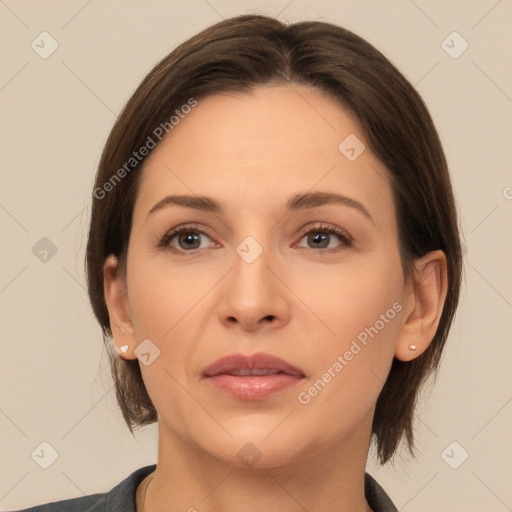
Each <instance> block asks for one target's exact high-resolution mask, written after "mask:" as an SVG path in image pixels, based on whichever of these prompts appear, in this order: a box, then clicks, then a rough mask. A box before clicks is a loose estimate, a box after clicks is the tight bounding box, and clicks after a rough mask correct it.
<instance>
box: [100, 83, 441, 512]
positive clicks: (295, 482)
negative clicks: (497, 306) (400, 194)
mask: <svg viewBox="0 0 512 512" xmlns="http://www.w3.org/2000/svg"><path fill="white" fill-rule="evenodd" d="M349 134H355V135H356V136H357V137H358V138H359V139H360V140H361V141H363V142H365V137H364V135H363V133H362V131H361V129H360V127H359V125H358V123H357V121H356V119H355V118H354V117H353V116H352V115H350V114H349V113H348V111H346V110H345V109H343V108H341V107H340V106H339V105H338V104H337V103H335V102H333V101H332V100H331V99H330V98H329V97H326V96H325V95H323V94H322V93H321V92H319V91H317V90H315V89H313V88H309V87H306V86H302V85H297V84H293V86H284V85H280V86H272V87H271V86H260V87H257V88H256V89H255V90H254V91H253V92H251V93H250V94H234V93H231V94H221V95H215V96H211V97H208V98H206V99H201V100H199V102H198V105H197V107H195V108H194V109H193V110H192V112H191V113H190V114H188V115H187V116H186V117H185V118H184V119H182V120H181V121H180V123H179V125H178V126H176V127H175V128H174V129H173V131H172V132H170V134H169V135H168V136H167V137H166V138H164V140H163V141H162V143H161V144H159V145H158V146H157V148H156V149H154V150H153V151H152V153H151V154H150V156H149V157H148V158H147V160H146V162H145V165H144V171H143V176H142V180H141V183H140V189H139V192H138V197H137V200H136V203H135V208H134V212H133V226H132V232H131V236H130V243H129V249H128V257H127V268H126V275H124V274H122V273H119V272H117V270H118V262H117V260H116V258H114V257H113V256H111V257H109V258H108V259H107V260H106V262H105V266H104V276H105V298H106V301H107V306H108V308H109V313H110V319H111V326H112V332H113V336H114V340H115V343H116V347H117V349H118V351H119V354H120V357H123V358H124V359H135V358H136V355H135V354H134V349H135V348H136V347H137V345H138V344H139V343H141V341H142V340H144V339H147V338H149V339H150V340H151V341H152V342H153V343H154V344H155V345H156V346H157V347H158V348H159V350H160V356H159V357H158V358H156V359H155V360H154V362H153V363H152V364H150V365H149V366H145V365H143V364H141V365H140V367H141V371H142V375H143V379H144V382H145V385H146V387H147V389H148V393H149V395H150V397H151V399H152V401H153V403H154V405H155V407H156V409H157V410H158V414H159V422H158V432H159V441H158V463H157V469H156V471H155V474H154V478H153V479H152V480H151V483H150V485H149V486H148V488H147V492H146V497H145V504H144V510H145V511H146V512H148V511H151V512H153V511H155V512H156V511H164V510H193V509H191V507H195V509H197V510H198V511H199V512H211V511H218V510H223V511H225V512H231V511H235V510H236V511H238V510H241V509H243V510H245V511H248V512H252V511H260V510H268V511H276V512H277V511H281V512H282V511H286V512H295V511H302V510H304V509H307V510H308V511H310V512H316V511H323V512H329V511H333V512H334V511H341V510H347V511H348V510H350V511H354V512H357V511H368V510H370V508H369V506H368V504H367V502H366V500H365V496H364V485H363V484H364V471H365V464H366V458H367V454H368V447H369V440H370V434H371V425H372V418H373V414H374V408H375V403H376V401H377V398H378V395H379V393H380V391H381V389H382V386H383V384H384V381H385V378H386V375H387V374H388V372H389V369H390V366H391V363H392V360H393V358H394V357H397V358H399V359H402V360H410V359H412V358H414V357H417V356H418V355H420V354H421V353H422V352H423V351H424V350H425V349H426V348H427V346H428V344H429V343H430V342H431V340H432V337H433V336H434V334H435V331H436V329H437V325H438V322H439V317H440V315H441V311H442V306H443V303H444V299H445V296H446V261H445V257H444V254H443V253H442V252H441V251H434V252H432V253H429V254H427V255H425V256H424V257H423V258H422V259H421V260H418V261H417V262H416V271H415V272H414V274H413V275H412V276H410V277H408V278H407V279H404V276H403V270H402V264H401V260H400V254H399V250H398V233H397V221H396V217H395V210H394V204H393V198H392V191H391V187H390V184H389V181H388V178H387V171H386V170H385V168H384V167H383V165H382V164H381V163H380V162H379V161H378V160H377V158H376V157H375V155H373V154H372V152H371V151H370V150H369V148H368V144H366V143H365V144H366V150H365V151H364V152H363V153H362V154H361V155H360V156H359V157H358V158H357V159H356V160H355V161H349V160H348V159H347V158H346V157H345V156H344V155H343V154H342V153H341V152H340V151H339V149H338V145H339V144H340V142H341V141H342V140H344V139H345V138H346V137H347V136H348V135H349ZM308 191H309V192H318V191H322V192H334V193H339V194H342V195H344V196H346V197H348V198H351V199H353V200H356V201H358V202H360V203H361V204H362V205H364V207H365V208H366V209H367V211H368V213H369V214H370V216H371V219H370V218H368V217H367V216H366V215H365V214H363V213H362V212H361V211H360V210H358V209H357V208H354V207H351V206H349V205H346V204H324V205H321V206H318V207H315V208H310V209H307V210H298V211H289V212H286V211H285V209H284V206H285V204H286V201H287V200H288V199H289V198H290V197H291V196H293V195H295V194H299V193H304V192H308ZM169 194H187V195H198V196H203V195H204V196H209V197H211V198H213V199H215V200H216V201H218V202H219V203H221V205H222V206H223V208H224V210H225V213H224V214H223V215H219V214H214V213H211V212H204V211H199V210H194V209H191V208H186V207H183V206H177V205H167V206H165V207H163V208H161V209H159V210H158V211H155V212H153V213H151V214H149V215H148V212H149V210H151V209H152V208H153V207H154V205H155V204H157V203H158V202H159V201H160V200H162V198H164V197H165V196H167V195H169ZM187 223H195V224H198V230H195V231H194V233H196V235H197V236H198V244H200V245H198V246H199V247H200V248H199V249H195V250H192V251H191V250H190V247H192V248H193V247H196V246H195V245H194V240H192V242H190V241H187V239H186V237H184V236H182V237H181V245H180V237H179V235H178V236H176V237H175V238H174V239H173V240H171V241H169V244H168V246H167V247H164V248H162V247H159V246H158V243H159V240H160V239H161V238H162V237H163V236H164V234H165V233H166V232H167V231H169V230H170V229H171V228H174V227H177V226H180V225H184V224H187ZM320 223H325V224H328V225H329V226H332V227H338V228H341V229H342V230H344V231H345V232H346V233H348V234H349V235H350V237H351V238H352V239H353V243H352V244H351V245H347V244H345V243H343V240H341V239H339V238H338V237H337V235H335V234H331V235H330V236H328V237H327V241H326V242H325V244H326V245H328V248H322V247H325V246H323V245H320V247H321V248H320V249H316V251H315V250H314V248H315V240H314V236H315V235H318V234H319V233H320V234H321V233H325V229H320V228H318V225H319V224H320ZM198 231H200V232H203V233H204V234H200V233H198ZM310 232H312V233H311V234H310V235H309V236H308V233H310ZM247 236H251V237H253V238H254V239H255V240H256V241H257V242H258V244H259V245H260V246H261V247H262V248H263V253H262V254H261V255H260V256H259V257H258V258H257V259H256V260H255V261H254V262H252V263H250V264H249V263H247V262H246V261H245V260H244V259H242V258H241V257H240V256H239V254H238V253H237V252H236V249H237V247H238V246H239V244H240V243H241V242H242V241H243V240H244V239H245V238H246V237H247ZM187 244H188V245H187ZM316 244H318V242H316ZM172 249H174V250H172ZM187 251H188V252H187ZM329 251H331V252H329ZM393 304H399V305H400V306H401V308H400V309H401V310H400V312H399V313H397V314H396V316H394V318H393V319H392V320H390V321H389V322H387V323H386V324H385V326H384V328H382V329H381V330H379V332H378V334H377V335H375V336H374V337H373V338H369V341H368V344H367V345H366V346H363V348H362V349H361V350H360V352H358V353H357V355H355V356H354V357H353V359H352V360H350V361H348V364H346V366H344V368H343V370H342V371H340V372H339V373H337V374H336V376H335V377H334V378H332V379H331V381H330V382H329V383H328V384H327V385H326V386H325V387H324V388H323V389H322V390H321V391H320V392H318V393H317V394H316V396H314V397H312V398H311V400H310V401H309V403H307V404H302V403H300V402H299V400H298V394H299V393H300V392H301V391H302V392H304V391H306V392H307V390H308V389H309V388H310V387H311V386H312V385H313V384H314V383H315V382H316V381H317V380H318V379H319V378H321V377H322V375H323V374H324V373H325V372H326V371H327V370H328V369H329V368H332V366H333V363H334V362H335V361H336V360H337V357H338V356H339V355H343V354H344V353H345V352H346V351H347V350H349V348H350V346H351V343H352V342H353V340H354V339H356V337H357V335H358V334H359V333H361V332H362V331H364V329H365V328H367V327H370V326H374V325H375V324H376V321H377V320H379V318H381V316H380V315H382V314H385V313H386V311H387V310H389V309H390V308H392V305H393ZM411 344H414V345H415V346H416V347H417V349H416V350H415V351H411V350H409V348H408V347H409V346H410V345H411ZM123 345H129V348H128V351H127V352H126V353H122V352H121V350H120V347H121V346H123ZM255 352H266V353H270V354H272V355H275V356H277V357H280V358H282V359H284V360H286V361H288V362H289V363H291V364H293V365H294V366H296V367H298V368H300V369H301V370H302V371H303V373H304V374H305V378H304V379H303V380H302V381H301V382H300V383H299V384H298V385H296V386H295V387H293V388H292V389H289V390H284V391H281V392H279V393H277V394H274V395H272V396H271V397H269V398H267V399H266V400H263V401H259V402H249V401H243V400H238V399H235V398H232V397H231V396H228V395H225V394H223V393H221V392H219V391H217V390H216V389H214V388H213V387H212V386H210V385H209V384H208V383H207V382H206V381H205V380H204V379H202V376H201V372H202V369H203V368H204V367H205V366H206V365H208V364H211V363H212V362H214V361H216V360H217V359H219V358H220V357H223V356H225V355H228V354H232V353H243V354H252V353H255ZM247 443H252V445H254V446H255V447H256V448H257V450H258V452H259V453H260V454H261V458H260V459H259V460H258V462H257V464H256V465H254V466H253V467H248V466H247V465H246V464H244V463H243V461H241V460H240V459H239V458H238V457H237V453H238V452H239V450H240V449H241V448H242V447H243V446H244V445H246V444H247ZM143 491H144V489H143V486H140V487H139V492H138V493H137V506H138V510H139V511H141V510H142V509H143V508H142V507H143V504H142V501H143Z"/></svg>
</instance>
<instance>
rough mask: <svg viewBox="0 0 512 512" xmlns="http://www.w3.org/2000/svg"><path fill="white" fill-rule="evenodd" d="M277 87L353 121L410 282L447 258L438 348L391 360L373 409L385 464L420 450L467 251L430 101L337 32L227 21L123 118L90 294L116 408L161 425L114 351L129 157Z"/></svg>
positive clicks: (109, 167)
mask: <svg viewBox="0 0 512 512" xmlns="http://www.w3.org/2000/svg"><path fill="white" fill-rule="evenodd" d="M278 84H303V85H307V86H314V87H316V88H317V89H318V90H319V91H321V92H323V93H325V94H327V95H328V96H329V97H330V98H332V99H333V100H334V101H337V102H338V103H339V104H340V105H341V106H342V107H343V108H346V109H348V111H350V112H351V113H352V114H354V115H355V117H356V118H357V120H358V121H359V124H360V126H361V128H362V131H363V134H364V136H365V143H367V145H368V147H369V149H370V150H371V151H373V153H374V154H375V155H376V156H377V158H378V159H379V160H380V161H381V162H382V163H383V164H384V165H385V167H386V168H387V170H388V175H389V179H390V183H391V187H392V190H393V197H394V204H395V211H396V217H397V222H398V231H399V240H400V254H401V260H402V265H403V268H404V273H409V272H410V270H411V268H412V265H413V263H414V260H415V259H417V258H420V257H422V256H424V255H425V254H426V253H428V252H429V251H433V250H437V249H440V250H442V251H444V253H445V255H446V258H447V273H448V290H447V296H446V301H445V305H444V309H443V312H442V316H441V319H440V323H439V327H438V329H437V332H436V334H435V336H434V339H433V341H432V343H431V344H430V345H429V347H428V349H427V350H426V351H425V352H424V353H423V354H421V355H420V356H419V357H417V358H415V359H414V360H412V361H410V362H403V361H400V360H398V359H396V358H395V359H394V360H393V363H392V366H391V370H390V373H389V375H388V378H387V380H386V382H385V384H384V387H383V389H382V391H381V393H380V395H379V398H378V401H377V404H376V410H375V415H374V420H373V426H372V434H373V436H374V437H375V440H376V443H377V455H378V458H379V460H380V461H381V463H385V462H387V461H388V460H390V459H391V458H392V457H393V455H394V454H395V453H396V451H397V448H398V446H399V444H400V441H401V440H404V441H405V443H406V445H407V447H408V448H409V450H410V451H411V453H413V441H414V437H413V416H414V410H415V406H416V401H417V396H418V391H419V389H420V387H421V385H422V384H423V383H424V382H425V381H426V379H427V378H428V377H429V376H430V375H432V374H434V373H435V370H436V369H437V368H438V365H439V361H440V357H441V353H442V350H443V347H444V345H445V342H446V339H447V336H448V332H449V329H450V327H451V324H452V321H453V318H454V315H455V311H456V308H457V304H458V300H459V292H460V285H461V274H462V252H461V243H460V238H459V230H458V221H457V211H456V206H455V201H454V196H453V191H452V186H451V182H450V177H449V173H448V168H447V162H446V159H445V155H444V152H443V148H442V145H441V142H440V140H439V136H438V134H437V131H436V128H435V126H434V124H433V122H432V119H431V117H430V115H429V113H428V110H427V108H426V106H425V104H424V102H423V101H422V99H421V97H420V96H419V94H418V93H417V92H416V91H415V89H414V88H413V86H412V85H411V84H410V83H409V82H408V81H407V79H406V78H405V77H404V76H403V75H402V74H401V73H400V72H399V71H398V70H397V69H396V68H395V66H394V65H393V64H392V63H391V62H390V61H389V60H388V59H387V58H386V57H384V56H383V55H382V54H381V53H380V52H379V51H378V50H376V49H375V48H374V47H373V46H372V45H370V44H369V43H368V42H367V41H365V40H364V39H362V38H361V37H359V36H357V35H355V34H353V33H352V32H350V31H348V30H346V29H344V28H342V27H339V26H336V25H333V24H330V23H324V22H318V21H304V22H299V23H293V24H285V23H282V22H281V21H279V20H276V19H274V18H271V17H267V16H262V15H242V16H238V17H234V18H231V19H226V20H224V21H221V22H220V23H217V24H215V25H213V26H211V27H208V28H206V29H205V30H203V31H202V32H200V33H198V34H197V35H195V36H193V37H192V38H190V39H188V40H187V41H185V42H184V43H182V44H181V45H179V46H178V47H177V48H176V49H175V50H174V51H172V52H171V53H170V54H169V55H167V56H166V57H165V58H164V59H162V60H161V61H160V62H159V63H158V64H157V65H156V66H155V67H154V68H153V69H152V70H151V71H150V73H149V74H148V75H147V76H146V77H145V78H144V79H143V81H142V82H141V84H140V85H139V87H138V88H137V89H136V91H135V93H134V94H133V95H132V97H131V98H130V99H129V101H128V102H127V104H126V105H125V107H124V109H123V111H122V112H121V114H120V115H119V117H118V119H117V121H116V123H115V125H114V127H113V128H112V131H111V133H110V135H109V137H108V140H107V142H106V145H105V147H104V150H103V153H102V156H101V160H100V163H99V168H98V171H97V176H96V182H95V188H94V191H93V199H92V210H91V223H90V229H89V237H88V242H87V252H86V272H87V279H88V291H89V297H90V301H91V304H92V308H93V310H94V314H95V316H96V318H97V319H98V322H99V324H100V325H101V327H102V330H103V338H104V342H105V344H106V346H107V351H108V354H109V360H110V366H111V371H112V376H113V379H114V383H115V387H116V396H117V400H118V402H119V405H120V408H121V411H122V413H123V416H124V419H125V421H126V424H127V425H128V428H129V429H130V431H131V432H132V433H133V429H134V428H137V427H140V426H143V425H146V424H150V423H154V422H155V421H157V420H158V414H157V411H156V409H155V407H154V405H153V403H152V401H151V399H150V397H149V395H148V393H147V390H146V387H145V385H144V382H143V379H142V375H141V371H140V366H139V361H138V360H130V361H126V360H123V359H121V358H120V357H119V356H118V355H117V353H116V352H115V350H112V348H111V342H110V340H111V330H110V320H109V313H108V309H107V306H106V303H105V297H104V288H103V284H104V283H103V265H104V262H105V260H106V258H107V257H108V256H109V255H114V256H116V257H117V258H118V259H119V262H120V269H121V270H120V271H122V272H124V271H125V263H126V256H127V250H128V241H129V237H130V231H131V224H132V215H133V210H134V204H135V199H136V196H137V191H138V186H139V180H140V177H141V173H142V167H143V164H144V159H145V157H144V158H143V157H141V156H140V155H138V158H137V160H136V161H135V160H134V159H133V155H134V152H136V151H138V150H139V148H141V147H144V146H148V140H149V139H148V138H151V139H152V140H154V139H155V130H157V129H158V127H160V132H161V130H162V127H167V129H166V131H168V129H169V126H170V121H169V120H170V119H171V117H172V116H173V115H175V114H179V112H181V110H180V109H182V108H183V106H184V105H187V104H188V105H190V104H192V103H191V99H192V101H195V102H198V103H199V104H200V101H201V99H202V98H205V97H206V96H209V95H213V94H216V93H224V92H239V93H250V92H251V90H252V89H253V88H254V87H255V86H259V85H278ZM166 123H167V124H166ZM160 132H159V131H157V132H156V133H160ZM340 142H341V141H340ZM130 159H132V160H130ZM127 162H130V165H127ZM123 169H124V172H123Z"/></svg>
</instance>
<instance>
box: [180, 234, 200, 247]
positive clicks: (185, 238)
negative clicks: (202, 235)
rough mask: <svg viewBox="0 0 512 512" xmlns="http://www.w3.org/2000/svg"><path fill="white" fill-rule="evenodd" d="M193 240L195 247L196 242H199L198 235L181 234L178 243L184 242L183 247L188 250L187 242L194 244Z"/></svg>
mask: <svg viewBox="0 0 512 512" xmlns="http://www.w3.org/2000/svg"><path fill="white" fill-rule="evenodd" d="M194 239H195V242H196V244H195V245H197V242H198V240H199V235H197V234H193V233H183V234H182V235H181V240H180V243H181V242H184V245H188V247H189V248H190V247H191V245H190V244H189V242H194ZM195 245H194V247H193V248H194V249H195V248H196V247H195Z"/></svg>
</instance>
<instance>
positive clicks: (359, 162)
mask: <svg viewBox="0 0 512 512" xmlns="http://www.w3.org/2000/svg"><path fill="white" fill-rule="evenodd" d="M344 141H348V143H345V142H344ZM340 144H341V146H340ZM364 145H365V137H364V135H363V133H362V131H361V128H360V127H359V124H358V122H357V120H356V119H355V117H354V116H353V115H352V114H351V113H350V112H348V111H347V110H346V109H344V108H343V107H342V106H340V104H338V103H336V102H335V101H333V100H332V99H331V98H329V97H327V96H326V95H324V94H323V93H322V92H320V91H318V90H316V89H314V88H311V87H306V86H302V85H298V84H293V85H289V86H287V85H279V86H259V87H256V88H255V89H254V90H253V91H252V92H250V93H243V94H242V93H223V94H217V95H212V96H209V97H207V98H204V99H199V100H198V103H197V106H196V107H195V108H193V109H192V110H191V111H190V113H188V114H186V115H183V116H182V118H181V119H180V120H179V123H178V124H177V125H175V126H174V128H173V129H172V131H171V132H169V134H168V135H166V136H165V137H164V138H163V140H162V142H161V143H159V145H158V146H157V147H156V148H155V149H154V150H153V151H152V153H151V154H150V155H149V156H148V158H147V159H146V162H145V164H144V171H143V176H142V179H141V183H140V189H139V193H138V199H137V204H136V210H137V209H138V208H141V209H145V210H146V211H147V210H148V209H149V208H151V206H152V205H153V204H154V203H155V202H156V201H158V200H159V199H161V198H162V197H163V196H164V195H165V194H166V193H182V194H197V195H207V196H213V197H215V198H216V199H217V200H218V201H220V202H221V203H225V204H226V210H227V211H229V209H230V207H231V209H232V210H233V211H236V210H237V209H238V210H239V209H240V208H245V207H247V206H248V203H247V202H248V201H250V202H251V203H252V207H253V208H255V207H257V208H260V207H262V206H263V205H270V204H272V203H275V204H277V203H278V202H281V203H284V202H285V201H286V200H287V198H288V196H290V195H293V193H300V192H305V191H307V190H312V189H321V190H322V191H324V190H328V191H336V192H339V193H343V194H344V195H347V196H353V197H354V198H355V199H357V200H360V201H362V202H364V201H366V202H372V203H374V206H375V207H376V208H386V206H389V204H387V203H389V201H390V200H391V190H390V186H389V183H388V179H387V173H386V170H385V169H384V167H383V165H382V164H381V163H380V162H379V161H378V160H377V159H376V157H375V156H374V155H373V154H372V153H371V151H370V150H369V149H368V147H367V145H365V146H366V148H365V146H364ZM352 148H354V151H355V152H356V153H355V155H356V156H357V155H358V153H360V152H361V150H362V149H363V148H365V149H364V150H363V151H362V152H361V153H360V155H359V156H357V158H356V159H354V158H353V156H354V151H351V152H348V153H347V151H346V150H347V149H349V150H351V149H352ZM347 156H349V157H351V158H348V157H347ZM285 195H286V197H285Z"/></svg>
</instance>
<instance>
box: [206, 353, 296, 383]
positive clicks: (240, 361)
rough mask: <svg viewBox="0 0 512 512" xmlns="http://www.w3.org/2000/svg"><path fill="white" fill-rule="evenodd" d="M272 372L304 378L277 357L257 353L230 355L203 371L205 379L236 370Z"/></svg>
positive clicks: (294, 368)
mask: <svg viewBox="0 0 512 512" xmlns="http://www.w3.org/2000/svg"><path fill="white" fill-rule="evenodd" d="M265 369H267V370H273V371H274V372H275V373H277V372H282V373H286V374H288V375H295V376H297V377H304V373H303V372H302V370H300V369H299V368H296V367H295V366H293V365H291V364H290V363H287V362H286V361H284V360H283V359H280V358H279V357H275V356H272V355H270V354H265V353H263V352H259V353H257V354H251V355H244V354H231V355H229V356H226V357H222V358H221V359H218V360H217V361H215V362H214V363H212V364H210V365H208V366H206V367H205V368H204V369H203V375H204V376H205V377H213V376H215V375H220V374H223V373H230V372H234V371H237V370H265Z"/></svg>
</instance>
